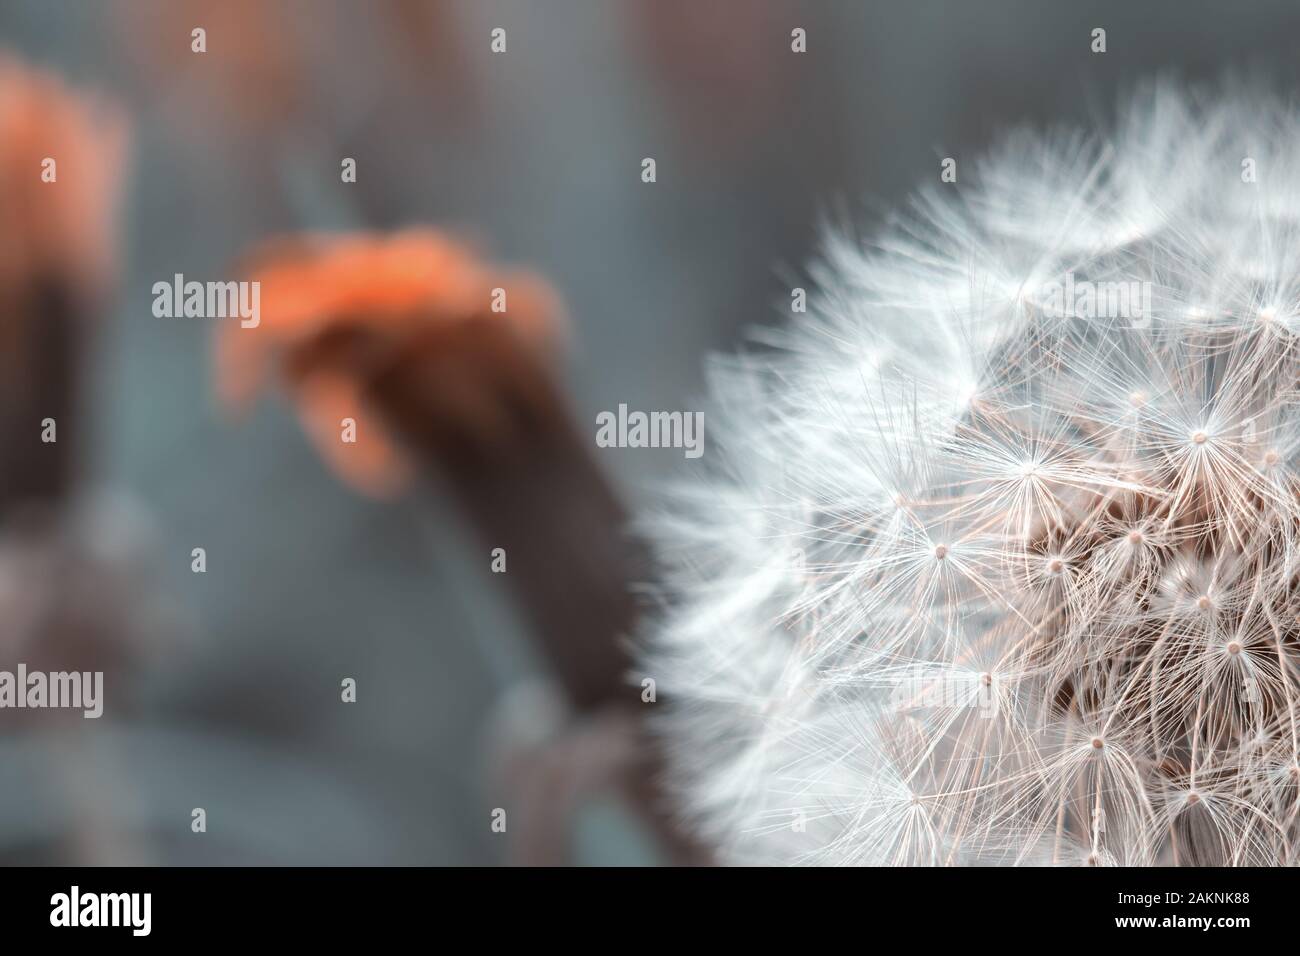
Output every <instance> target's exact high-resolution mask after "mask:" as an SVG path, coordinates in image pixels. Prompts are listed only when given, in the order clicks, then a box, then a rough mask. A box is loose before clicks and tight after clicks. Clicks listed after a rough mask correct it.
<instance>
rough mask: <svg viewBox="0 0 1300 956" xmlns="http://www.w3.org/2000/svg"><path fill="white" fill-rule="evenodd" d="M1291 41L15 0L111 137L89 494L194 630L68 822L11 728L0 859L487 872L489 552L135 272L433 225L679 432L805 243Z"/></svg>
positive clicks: (494, 851)
mask: <svg viewBox="0 0 1300 956" xmlns="http://www.w3.org/2000/svg"><path fill="white" fill-rule="evenodd" d="M195 26H202V27H204V28H205V29H206V30H207V43H208V52H207V53H206V55H203V56H198V55H194V54H191V52H190V49H189V47H190V30H191V29H192V28H193V27H195ZM494 27H502V28H504V29H505V30H506V31H507V38H508V49H507V53H506V54H504V55H493V54H492V53H491V52H490V51H489V33H490V31H491V30H492V29H493V28H494ZM795 27H803V28H804V29H806V30H807V36H808V52H807V53H806V54H802V55H798V54H793V53H792V52H791V50H790V31H791V30H792V29H793V28H795ZM1094 27H1104V28H1105V29H1106V31H1107V46H1108V50H1107V52H1106V53H1105V54H1104V55H1094V54H1092V53H1091V52H1090V50H1089V43H1090V31H1091V30H1092V29H1093V28H1094ZM1297 36H1300V5H1297V4H1296V3H1295V2H1294V0H1252V2H1251V3H1249V4H1233V3H1228V2H1219V3H1209V2H1189V0H1177V2H1175V0H1170V2H1150V0H1148V2H1134V0H1120V2H1114V3H1110V2H1092V0H1089V2H1077V3H1068V4H1067V3H1044V2H1042V0H1018V2H1007V0H999V2H991V0H983V2H970V0H951V2H934V0H915V2H892V3H868V2H849V0H817V2H811V0H806V2H792V0H603V2H602V0H516V2H506V0H461V2H449V0H437V2H429V0H424V2H421V0H377V2H374V3H361V2H343V0H339V2H333V0H257V2H254V0H211V2H201V0H105V2H95V3H90V2H77V0H3V2H0V48H3V49H4V50H5V51H7V52H12V53H15V54H17V55H19V56H21V57H23V58H24V59H27V60H29V61H32V62H34V63H36V64H40V65H44V66H48V67H51V68H53V69H56V70H57V71H59V72H60V73H62V74H63V75H65V76H66V77H67V78H69V80H70V81H72V82H73V83H75V84H76V85H77V86H79V87H87V88H93V89H98V90H102V91H104V92H106V93H108V94H111V95H112V96H113V97H115V98H116V99H118V100H119V101H120V102H121V103H123V104H124V105H125V106H126V108H127V109H128V111H129V113H130V114H131V116H132V117H133V124H134V165H133V168H132V173H131V176H130V182H129V187H128V191H127V195H126V201H125V204H124V216H123V228H122V238H121V241H122V247H121V258H122V264H123V271H122V275H121V282H120V288H119V295H118V298H117V300H116V303H115V305H114V307H113V309H112V310H111V321H110V322H109V324H108V325H107V326H106V327H104V328H102V329H101V334H100V337H99V339H98V341H97V342H96V344H95V348H94V351H93V356H94V366H95V367H94V369H93V372H94V379H95V391H94V399H93V402H92V409H93V415H94V420H95V425H96V434H97V444H96V447H95V448H94V450H93V451H94V454H93V467H92V474H93V479H94V482H95V484H96V485H97V486H102V487H105V488H109V489H113V490H115V491H116V492H119V493H121V494H124V495H128V496H130V497H131V498H133V499H136V500H138V501H139V502H141V503H143V506H144V507H145V508H146V509H147V510H148V512H149V513H150V515H151V520H152V521H153V522H154V524H155V525H156V527H157V529H158V534H159V545H158V548H159V553H160V554H161V556H162V560H161V566H162V567H163V568H164V569H165V570H164V574H165V577H166V582H165V583H166V586H167V587H168V588H169V589H170V590H171V591H172V592H173V593H174V595H175V596H176V598H177V599H178V601H179V602H180V603H181V604H182V605H183V606H184V607H185V608H187V609H188V612H187V613H188V614H189V615H190V617H191V618H192V622H193V636H192V639H187V640H186V641H183V642H181V641H178V642H177V645H176V647H175V648H174V649H173V650H172V651H171V652H169V653H168V654H166V655H164V656H163V659H162V660H161V662H160V665H159V666H158V667H156V668H154V669H151V670H150V672H149V673H148V675H147V676H146V677H145V678H144V679H141V680H140V681H139V682H138V686H136V687H134V688H133V689H132V693H133V694H134V695H135V696H136V706H135V707H134V709H133V711H132V712H131V713H130V715H129V716H128V717H126V718H123V719H116V718H115V719H113V720H105V721H101V722H99V723H98V724H96V726H95V727H94V728H93V730H92V731H89V732H87V734H83V735H82V736H83V738H84V739H81V740H80V741H79V742H77V743H76V744H75V745H73V746H75V747H77V748H80V749H79V751H78V752H79V753H80V754H81V756H82V758H84V760H83V762H82V765H87V766H93V765H98V766H99V767H100V768H101V770H102V773H98V774H97V775H93V779H92V778H88V779H90V780H91V782H90V783H87V784H86V785H85V786H86V787H88V788H90V792H82V793H81V796H80V797H78V796H76V794H77V793H79V792H80V791H78V789H77V786H73V787H72V788H71V790H69V788H68V787H67V786H62V787H61V786H56V785H55V784H53V783H50V782H49V774H48V773H43V772H38V769H39V768H41V767H45V768H46V769H47V770H48V764H49V763H50V762H51V759H52V758H51V752H52V751H51V748H52V747H53V746H54V745H53V744H51V743H49V742H48V741H46V740H44V739H43V738H41V737H31V736H28V735H25V734H7V735H5V737H4V743H3V749H0V754H3V756H0V847H2V848H3V853H4V858H5V859H11V860H22V859H45V858H46V854H45V851H44V850H43V849H42V847H44V846H46V845H47V844H49V843H51V842H55V843H57V841H58V838H59V837H60V835H61V834H62V833H63V832H64V831H65V830H66V828H67V827H68V826H69V825H70V824H69V820H71V819H74V818H76V816H77V815H78V814H85V813H90V812H97V813H101V814H105V815H107V816H110V817H112V818H113V819H119V820H122V821H125V825H126V826H127V827H128V828H135V829H138V830H140V831H148V833H149V834H150V837H149V839H148V841H147V843H146V845H145V846H144V848H143V849H142V850H141V853H140V856H141V857H142V858H144V859H148V860H153V861H157V862H168V863H173V862H174V863H203V862H245V863H328V864H354V863H374V864H479V863H493V862H500V861H501V860H502V859H504V855H503V854H504V851H503V849H502V846H503V844H502V842H501V841H500V838H499V837H497V836H495V835H494V834H493V833H492V832H491V830H490V828H489V822H490V813H491V809H492V808H493V807H497V806H503V805H505V804H506V803H507V802H508V799H509V797H508V795H507V794H501V793H496V792H493V789H492V787H493V785H492V784H491V782H490V781H491V777H490V776H489V775H488V774H486V773H485V767H484V762H485V758H484V754H485V743H484V732H485V726H486V723H487V721H488V719H489V715H490V714H491V712H492V710H493V707H494V705H495V704H496V703H497V701H498V699H499V697H500V694H501V693H502V691H503V689H504V688H505V687H506V686H508V685H509V684H510V683H511V682H512V681H515V680H517V679H519V678H521V677H523V676H526V675H528V674H529V673H531V672H532V671H533V670H534V669H535V668H536V667H537V662H536V661H535V660H533V659H532V657H531V656H530V651H529V650H528V648H527V647H526V645H525V643H524V641H523V639H522V636H521V629H520V626H519V624H518V622H517V621H516V619H515V617H514V612H513V610H512V608H511V607H510V606H509V605H507V604H506V603H505V602H503V601H502V600H501V599H500V598H499V597H498V596H497V591H496V589H495V588H494V585H493V582H492V581H491V580H490V575H489V574H488V573H487V559H486V558H485V557H484V556H483V555H482V554H481V553H480V549H478V548H477V545H475V544H473V543H472V542H471V540H470V539H469V537H468V535H467V533H466V529H465V528H464V527H463V526H462V524H461V522H460V519H459V517H458V515H457V514H456V513H455V510H454V509H453V508H452V507H450V506H449V505H447V504H445V503H440V502H439V500H437V499H436V498H435V499H433V500H430V499H429V497H428V496H427V495H426V496H416V497H413V498H410V499H407V500H405V501H403V502H399V503H396V504H378V503H374V502H370V501H367V500H365V499H363V498H361V497H359V496H357V495H355V494H354V493H352V492H351V491H350V490H348V489H347V488H346V487H344V486H343V485H341V484H340V482H339V481H338V480H337V479H336V478H335V477H334V476H333V475H332V474H331V473H330V472H329V471H328V470H327V469H326V468H325V467H324V466H323V465H322V463H321V462H320V461H319V459H318V457H317V455H316V454H315V452H314V451H313V450H312V449H311V448H310V447H309V446H308V443H307V439H306V438H305V437H304V435H303V434H302V432H301V430H300V428H299V426H298V424H297V422H296V421H295V419H294V416H293V414H292V412H291V410H290V409H289V408H288V406H287V404H286V402H285V401H284V400H283V399H282V398H279V397H272V398H269V399H268V400H265V401H263V402H262V404H261V405H260V406H259V407H258V409H257V412H256V414H255V415H254V417H253V418H252V419H251V420H248V421H245V422H242V423H239V424H235V423H232V422H230V421H227V420H226V416H225V415H224V414H223V413H222V412H221V410H220V409H219V408H218V407H217V406H216V403H215V401H214V399H213V395H212V387H211V371H210V361H211V359H210V354H209V348H210V334H211V328H210V326H208V325H205V323H203V322H202V321H176V322H161V321H159V320H157V319H154V318H153V317H152V316H151V314H150V304H151V301H152V295H151V293H150V286H151V285H152V283H153V282H155V281H158V280H160V279H164V280H166V279H170V277H171V276H172V275H173V273H176V272H182V273H186V274H187V275H188V274H193V275H195V276H210V277H211V276H219V275H221V274H222V270H223V269H225V268H226V267H227V265H228V264H229V262H230V261H231V259H232V258H234V257H235V256H236V255H237V254H239V253H240V252H241V251H242V250H243V249H245V248H246V247H247V246H248V245H249V244H250V243H253V242H255V241H257V240H259V239H262V238H265V237H267V236H270V235H273V234H276V233H279V232H283V231H288V230H299V229H308V228H310V229H335V228H360V227H366V228H389V227H396V226H400V225H404V224H407V223H412V222H428V223H433V224H437V225H439V226H443V227H447V228H450V229H452V230H454V231H457V232H459V233H461V234H464V235H467V236H471V237H474V238H477V239H479V240H481V241H482V242H483V244H484V246H485V247H486V248H487V249H489V250H490V251H491V254H492V255H493V256H495V257H496V258H499V259H501V260H504V261H507V262H515V263H520V264H526V265H529V266H532V267H535V268H536V269H538V270H539V271H541V272H542V273H543V274H544V275H546V276H548V277H549V279H550V280H551V281H552V282H553V283H554V285H555V286H556V287H557V288H558V289H559V290H560V292H561V293H562V295H563V297H564V298H565V300H566V302H567V305H568V308H569V311H570V314H571V316H572V319H573V325H574V334H573V342H572V350H571V354H570V357H569V361H568V366H567V369H568V371H567V375H568V379H567V384H568V386H569V389H570V392H571V397H572V401H573V403H574V405H575V407H576V409H577V411H578V414H579V416H580V421H581V422H583V423H589V424H591V425H592V430H593V432H594V418H595V414H596V413H597V412H598V411H600V410H604V409H614V408H617V406H618V404H619V403H620V402H626V403H628V405H629V406H630V407H632V408H642V409H657V408H665V409H674V408H691V407H697V405H696V399H697V398H698V395H699V393H700V390H701V388H702V376H701V368H702V365H701V361H702V357H703V356H704V355H705V354H706V353H707V352H709V351H710V350H714V349H725V348H728V347H729V346H731V345H733V344H734V343H736V342H738V341H739V338H740V336H741V333H742V330H743V329H744V328H745V327H746V326H747V325H750V324H753V323H760V322H772V321H777V320H779V317H780V313H781V312H782V311H783V310H788V303H789V288H790V286H791V285H792V284H795V280H794V279H793V277H794V276H797V275H800V274H801V269H802V266H803V264H804V263H805V262H806V261H807V259H808V258H809V257H810V256H811V255H813V254H814V253H815V250H816V247H817V243H818V236H819V226H820V225H821V224H823V223H824V222H826V221H827V220H831V221H841V220H843V219H845V218H846V217H847V218H851V219H852V220H853V221H854V222H857V223H860V224H861V225H862V227H864V228H866V229H870V227H871V224H872V223H873V222H874V221H875V220H877V219H878V218H879V217H880V215H881V213H882V212H883V211H885V210H888V209H890V208H892V207H896V206H897V205H898V204H900V203H901V202H902V201H903V200H904V199H905V197H906V195H907V194H908V192H909V191H910V190H911V189H912V188H913V187H914V186H916V185H917V184H918V183H920V182H922V181H931V182H932V181H936V178H937V176H938V174H939V159H940V157H943V156H954V157H958V159H959V164H960V162H961V159H962V158H963V157H966V158H970V157H973V156H974V155H976V154H977V153H979V152H980V151H982V150H983V149H984V148H986V147H987V146H988V145H989V144H990V143H991V142H992V141H994V140H995V139H996V138H997V137H998V135H999V134H1000V133H1001V132H1002V131H1005V130H1007V129H1008V128H1010V127H1012V126H1015V125H1018V124H1022V123H1029V124H1034V125H1040V126H1041V125H1046V124H1051V123H1057V122H1066V123H1074V124H1087V125H1094V124H1096V123H1099V122H1104V121H1105V120H1106V118H1107V117H1108V116H1109V115H1110V114H1111V113H1112V111H1113V106H1114V103H1115V101H1116V99H1117V97H1118V95H1119V93H1120V91H1122V90H1123V89H1125V88H1127V87H1128V86H1130V85H1131V84H1132V83H1133V82H1135V81H1137V80H1139V79H1141V78H1143V77H1146V76H1149V75H1151V74H1153V73H1156V72H1163V71H1174V72H1175V73H1176V74H1177V75H1179V76H1182V77H1185V78H1186V79H1188V80H1189V81H1192V80H1202V79H1212V78H1213V77H1215V76H1217V75H1218V74H1220V73H1221V72H1222V71H1223V70H1224V69H1225V68H1239V69H1260V68H1262V69H1265V70H1269V71H1271V75H1272V76H1273V77H1274V81H1275V82H1276V83H1277V84H1278V85H1279V87H1281V88H1283V89H1290V88H1292V87H1293V85H1294V81H1295V76H1296V69H1297V67H1296V65H1295V42H1296V37H1297ZM344 156H350V157H354V158H355V159H356V160H357V165H358V182H357V183H356V184H355V185H348V186H343V185H341V184H340V182H339V162H340V159H341V158H342V157H344ZM646 156H651V157H654V158H655V159H656V161H657V166H658V170H657V171H658V181H657V182H656V183H655V184H653V185H646V184H643V183H642V182H641V181H640V163H641V159H642V158H643V157H646ZM706 449H707V445H706ZM0 454H2V452H0ZM599 455H600V461H601V463H602V465H603V466H605V467H606V468H607V469H608V470H609V472H610V473H611V474H612V475H613V476H614V478H615V480H616V481H617V482H618V484H619V486H620V488H621V489H622V491H623V494H624V495H625V496H626V497H627V498H628V499H629V500H630V501H632V502H633V503H644V502H647V501H648V500H650V497H651V496H652V495H653V494H654V493H655V489H656V487H657V486H659V485H660V484H661V483H662V482H663V481H665V480H666V479H668V478H670V477H671V476H672V475H673V474H674V473H676V472H678V471H680V470H681V469H682V468H683V461H682V457H681V454H680V452H678V451H671V450H656V451H651V450H645V451H634V450H602V451H600V452H599ZM194 547H204V548H206V549H207V554H208V571H207V573H206V574H203V575H199V574H192V573H190V552H191V549H192V548H194ZM345 676H351V677H354V678H356V680H357V682H358V701H357V703H356V704H354V705H348V706H344V705H341V704H340V702H339V681H340V679H341V678H342V677H345ZM60 746H64V745H63V744H61V745H60ZM106 780H107V781H114V780H116V781H118V784H116V785H112V786H110V785H108V784H106V783H105V782H104V781H106ZM42 781H45V782H42ZM84 789H85V788H83V790H84ZM69 792H71V793H72V794H73V796H69ZM79 801H82V802H79ZM87 806H93V807H97V808H98V809H94V810H88V809H87ZM196 806H202V807H204V808H206V810H207V812H208V816H209V824H208V828H209V832H208V834H205V835H203V836H202V837H199V836H196V835H193V834H191V833H190V826H189V824H190V808H191V807H196ZM579 843H580V845H579V847H578V848H577V856H578V858H579V859H581V860H583V861H585V862H601V863H636V862H650V861H653V860H654V859H655V855H654V853H653V852H652V851H651V850H650V849H649V847H648V846H647V845H646V843H645V841H644V840H642V839H641V838H640V837H639V835H638V834H637V832H636V831H635V829H634V828H633V827H631V826H630V825H629V824H628V822H627V821H626V820H624V819H622V818H621V817H619V816H618V815H617V814H616V813H615V812H614V811H613V810H611V809H610V808H604V807H600V806H595V807H593V808H592V809H591V812H590V813H589V814H588V815H587V818H586V819H585V820H584V822H583V827H582V830H581V833H580V840H579ZM122 862H128V861H127V860H125V859H123V860H122Z"/></svg>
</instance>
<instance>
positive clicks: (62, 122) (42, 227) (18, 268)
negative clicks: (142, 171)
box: [0, 55, 128, 282]
mask: <svg viewBox="0 0 1300 956" xmlns="http://www.w3.org/2000/svg"><path fill="white" fill-rule="evenodd" d="M127 139H128V137H127V123H126V120H125V117H124V116H123V115H122V114H121V113H120V112H119V111H118V110H116V109H115V108H113V107H111V106H110V105H109V104H108V103H106V102H104V101H101V100H98V99H95V98H92V97H89V96H86V95H84V94H81V93H77V92H74V91H72V90H70V89H69V88H68V87H67V86H66V85H65V84H64V83H63V81H62V80H61V79H60V78H59V77H58V76H56V75H55V74H53V73H48V72H45V71H43V70H37V69H33V68H32V67H29V66H27V65H26V64H24V63H21V62H19V61H18V60H15V59H12V58H10V57H7V56H3V55H0V184H3V190H4V202H3V203H0V230H3V234H4V242H3V244H0V281H3V282H13V281H23V282H25V281H27V280H29V279H30V277H31V276H33V275H46V276H53V275H57V276H60V277H62V278H76V279H78V280H93V281H96V282H99V281H103V280H105V279H106V278H107V277H108V276H109V275H110V274H111V271H112V253H113V242H112V228H113V224H114V222H115V215H116V204H117V199H118V184H119V182H120V180H121V178H122V171H123V167H124V162H125V159H126V151H127ZM50 160H52V161H53V165H50V164H49V161H50Z"/></svg>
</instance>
